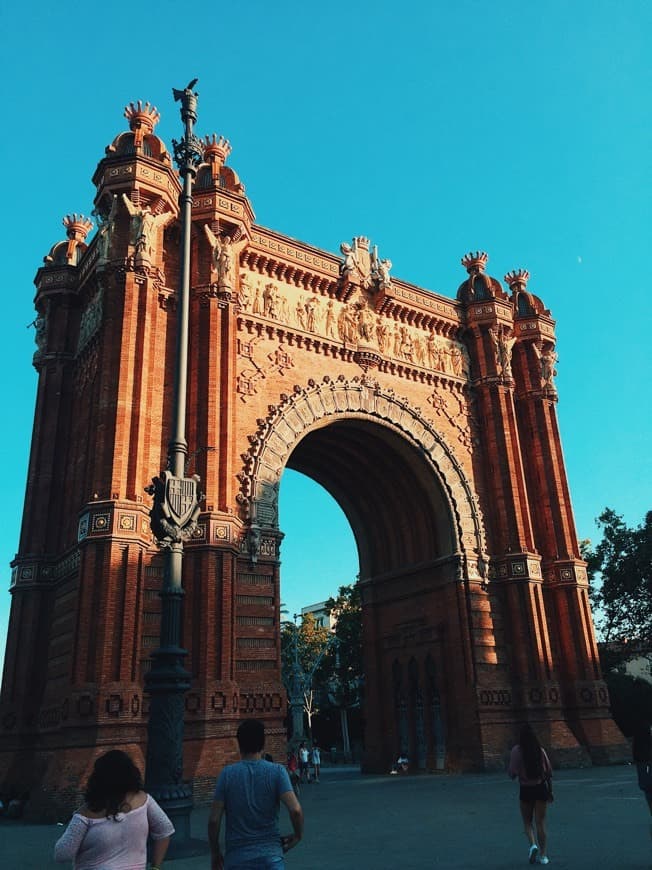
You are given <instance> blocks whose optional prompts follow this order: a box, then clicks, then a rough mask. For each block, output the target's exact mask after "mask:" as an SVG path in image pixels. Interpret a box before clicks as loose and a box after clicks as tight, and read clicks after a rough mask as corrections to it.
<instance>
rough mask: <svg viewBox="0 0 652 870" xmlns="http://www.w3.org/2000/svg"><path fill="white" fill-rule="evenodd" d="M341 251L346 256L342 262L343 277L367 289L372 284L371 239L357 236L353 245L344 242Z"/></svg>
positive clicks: (341, 273)
mask: <svg viewBox="0 0 652 870" xmlns="http://www.w3.org/2000/svg"><path fill="white" fill-rule="evenodd" d="M340 251H341V252H342V255H343V257H344V260H343V262H342V263H341V264H340V275H341V277H342V279H343V280H344V281H346V282H350V283H351V284H359V285H360V286H361V287H364V288H365V289H366V288H368V287H369V286H370V284H371V257H370V256H369V239H365V238H364V236H356V237H355V238H354V239H353V245H349V243H348V242H342V244H341V245H340Z"/></svg>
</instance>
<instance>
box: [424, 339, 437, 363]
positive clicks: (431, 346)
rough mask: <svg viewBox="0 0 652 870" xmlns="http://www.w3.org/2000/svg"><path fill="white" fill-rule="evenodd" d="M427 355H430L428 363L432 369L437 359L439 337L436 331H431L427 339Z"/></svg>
mask: <svg viewBox="0 0 652 870" xmlns="http://www.w3.org/2000/svg"><path fill="white" fill-rule="evenodd" d="M426 355H427V357H428V365H429V366H430V368H431V369H434V367H435V363H436V361H437V339H436V338H435V333H434V332H431V333H430V334H429V335H428V338H427V339H426Z"/></svg>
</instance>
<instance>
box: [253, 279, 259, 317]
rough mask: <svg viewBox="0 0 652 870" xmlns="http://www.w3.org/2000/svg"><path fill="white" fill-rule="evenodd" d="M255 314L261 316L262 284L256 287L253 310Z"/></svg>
mask: <svg viewBox="0 0 652 870" xmlns="http://www.w3.org/2000/svg"><path fill="white" fill-rule="evenodd" d="M252 313H253V314H260V284H257V285H256V292H255V294H254V305H253V309H252Z"/></svg>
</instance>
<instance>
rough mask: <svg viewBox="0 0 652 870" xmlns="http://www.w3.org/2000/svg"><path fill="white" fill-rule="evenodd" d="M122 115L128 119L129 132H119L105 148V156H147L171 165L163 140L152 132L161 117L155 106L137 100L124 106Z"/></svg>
mask: <svg viewBox="0 0 652 870" xmlns="http://www.w3.org/2000/svg"><path fill="white" fill-rule="evenodd" d="M124 116H125V118H126V119H127V120H128V121H129V132H123V133H119V134H118V135H117V136H116V137H115V139H114V140H113V142H112V143H111V144H110V145H109V146H108V147H107V148H106V155H107V157H132V158H133V157H134V156H138V157H149V158H152V159H154V160H158V161H160V162H161V163H164V164H165V165H166V166H171V165H172V159H171V158H170V155H169V153H168V150H167V148H166V147H165V145H164V143H163V141H162V140H161V139H159V137H158V136H156V135H155V134H154V128H155V127H156V125H157V124H158V122H159V121H160V119H161V116H160V114H159V111H158V109H157V108H156V106H152V105H151V104H150V103H143V101H142V100H137V101H136V102H135V103H133V102H132V103H129V105H128V106H125V110H124Z"/></svg>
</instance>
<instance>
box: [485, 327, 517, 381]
mask: <svg viewBox="0 0 652 870" xmlns="http://www.w3.org/2000/svg"><path fill="white" fill-rule="evenodd" d="M489 335H490V336H491V340H492V342H493V346H494V356H495V359H496V371H497V372H498V374H499V375H502V376H503V377H504V378H511V376H512V347H513V346H514V342H515V341H516V338H509V332H508V330H507V329H505V328H504V327H501V328H499V329H495V328H494V327H493V326H492V327H491V328H490V329H489Z"/></svg>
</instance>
